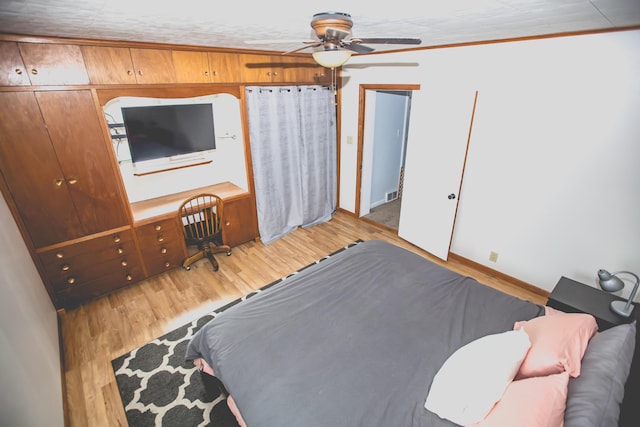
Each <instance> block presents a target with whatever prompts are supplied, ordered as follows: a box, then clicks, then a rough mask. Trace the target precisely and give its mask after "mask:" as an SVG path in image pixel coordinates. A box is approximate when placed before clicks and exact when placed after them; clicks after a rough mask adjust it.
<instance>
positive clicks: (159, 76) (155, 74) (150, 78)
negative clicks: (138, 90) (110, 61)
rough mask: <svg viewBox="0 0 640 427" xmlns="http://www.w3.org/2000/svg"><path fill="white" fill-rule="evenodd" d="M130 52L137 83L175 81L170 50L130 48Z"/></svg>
mask: <svg viewBox="0 0 640 427" xmlns="http://www.w3.org/2000/svg"><path fill="white" fill-rule="evenodd" d="M130 52H131V60H132V61H133V67H134V69H135V74H136V81H137V82H138V83H143V84H153V83H176V73H175V69H174V66H173V56H172V54H171V51H170V50H162V49H133V48H132V49H130Z"/></svg>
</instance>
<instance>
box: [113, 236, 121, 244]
mask: <svg viewBox="0 0 640 427" xmlns="http://www.w3.org/2000/svg"><path fill="white" fill-rule="evenodd" d="M120 240H121V239H120V236H117V235H116V236H113V242H114V243H120Z"/></svg>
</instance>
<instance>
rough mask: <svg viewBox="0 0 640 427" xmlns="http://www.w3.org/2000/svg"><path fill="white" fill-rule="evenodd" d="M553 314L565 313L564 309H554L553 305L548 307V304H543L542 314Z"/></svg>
mask: <svg viewBox="0 0 640 427" xmlns="http://www.w3.org/2000/svg"><path fill="white" fill-rule="evenodd" d="M554 314H566V313H565V312H564V311H560V310H556V309H555V308H553V307H549V306H548V305H545V306H544V315H545V316H551V315H554Z"/></svg>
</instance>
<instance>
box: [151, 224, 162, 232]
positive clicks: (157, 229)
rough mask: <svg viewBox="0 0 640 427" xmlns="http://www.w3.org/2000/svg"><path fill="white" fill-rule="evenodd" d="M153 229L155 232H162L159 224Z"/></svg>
mask: <svg viewBox="0 0 640 427" xmlns="http://www.w3.org/2000/svg"><path fill="white" fill-rule="evenodd" d="M153 228H154V230H156V231H160V230H162V226H161V225H160V224H158V225H156V226H155V227H153Z"/></svg>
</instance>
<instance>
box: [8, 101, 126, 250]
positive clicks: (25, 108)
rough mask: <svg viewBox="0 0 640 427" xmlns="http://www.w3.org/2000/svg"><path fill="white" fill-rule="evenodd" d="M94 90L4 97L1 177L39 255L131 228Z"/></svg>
mask: <svg viewBox="0 0 640 427" xmlns="http://www.w3.org/2000/svg"><path fill="white" fill-rule="evenodd" d="M111 158H112V154H111V153H109V152H108V146H107V145H106V144H105V141H104V138H103V131H102V128H101V126H100V123H99V120H98V115H97V113H96V110H95V107H94V104H93V99H92V97H91V93H90V92H89V91H86V90H85V91H52V92H2V93H0V171H1V172H2V175H3V176H4V179H5V181H6V183H7V186H8V188H9V191H10V193H11V197H12V198H13V200H14V202H15V204H16V207H17V209H18V211H19V212H20V217H21V219H22V221H23V223H24V224H25V226H26V229H27V231H28V233H29V235H30V236H31V240H32V242H33V244H34V246H35V247H36V248H38V247H42V246H47V245H51V244H54V243H59V242H64V241H67V240H72V239H75V238H77V237H81V236H85V235H89V234H93V233H98V232H101V231H105V230H109V229H113V228H116V227H119V226H122V225H125V224H127V223H128V215H127V212H126V208H125V205H124V199H123V197H122V195H121V194H120V191H119V187H118V182H119V181H118V180H119V179H120V178H119V176H117V175H116V172H115V169H114V166H113V164H112V162H111V161H110V160H109V159H111Z"/></svg>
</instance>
